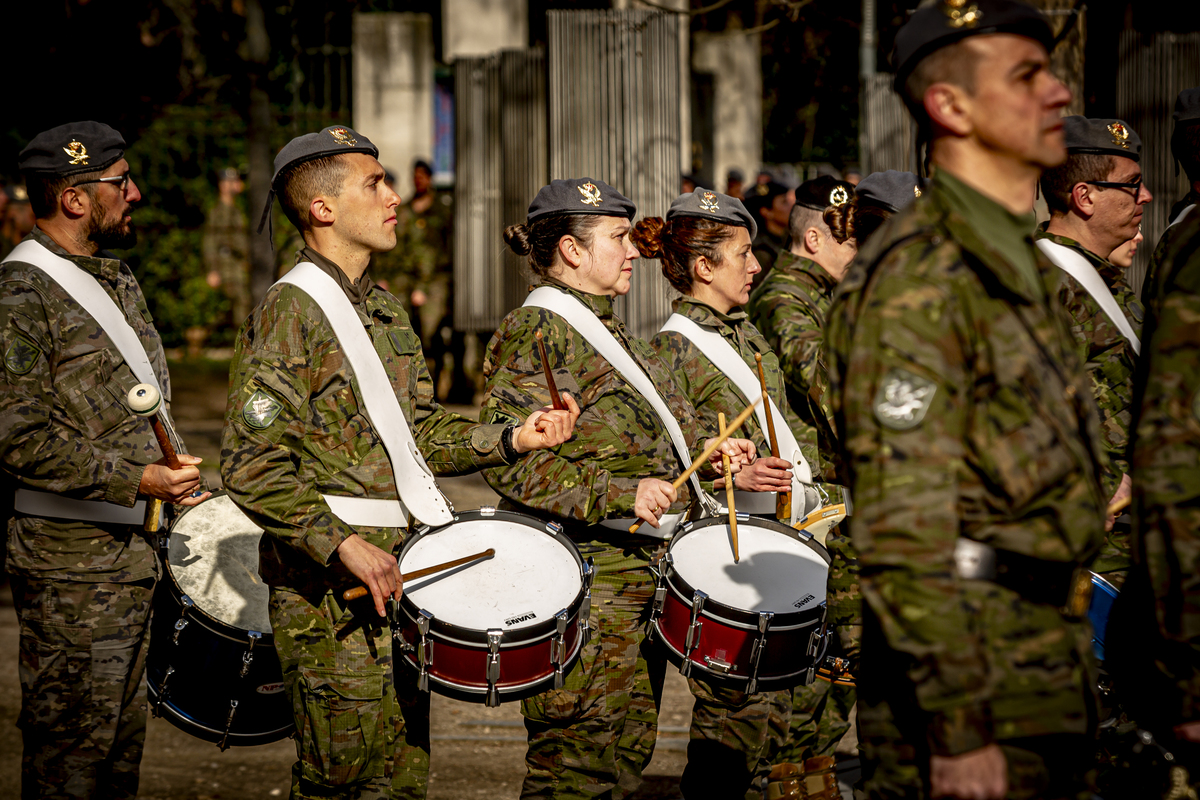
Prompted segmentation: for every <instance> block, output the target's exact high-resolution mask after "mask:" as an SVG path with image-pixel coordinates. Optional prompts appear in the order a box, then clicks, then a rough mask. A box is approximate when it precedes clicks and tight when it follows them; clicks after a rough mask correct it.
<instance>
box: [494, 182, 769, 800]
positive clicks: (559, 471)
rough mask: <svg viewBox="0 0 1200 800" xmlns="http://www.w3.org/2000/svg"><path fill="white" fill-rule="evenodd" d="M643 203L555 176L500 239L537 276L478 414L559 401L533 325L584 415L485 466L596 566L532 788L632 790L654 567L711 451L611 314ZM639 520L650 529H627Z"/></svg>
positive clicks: (519, 413) (657, 665) (650, 713)
mask: <svg viewBox="0 0 1200 800" xmlns="http://www.w3.org/2000/svg"><path fill="white" fill-rule="evenodd" d="M634 211H635V209H634V206H633V203H632V202H630V201H629V200H628V199H627V198H625V197H624V196H623V195H621V193H620V192H618V191H617V190H616V189H614V188H612V187H611V186H609V185H608V184H606V183H604V182H602V181H598V180H592V179H589V178H580V179H574V180H556V181H553V182H551V184H550V185H549V186H545V187H543V188H542V189H541V191H539V192H538V194H537V197H536V198H534V201H533V203H532V204H530V206H529V214H528V217H527V219H526V222H525V223H524V224H522V225H513V226H510V227H509V228H508V229H506V230H505V232H504V237H505V241H506V242H507V243H508V246H509V248H510V249H511V250H512V251H513V252H515V253H517V254H518V255H522V256H526V257H527V258H528V263H529V267H530V269H531V270H532V272H533V273H534V275H535V276H537V278H538V279H539V280H540V282H541V285H540V286H538V287H537V288H536V289H534V290H533V291H532V292H531V293H530V295H529V298H528V299H527V300H526V301H525V304H524V305H523V306H522V307H521V308H519V309H517V310H515V311H513V312H511V313H510V314H508V316H506V317H505V318H504V321H503V322H502V323H501V324H500V328H499V330H497V331H496V335H495V336H494V337H493V338H492V341H491V342H490V343H489V345H488V350H487V354H486V359H485V361H484V376H485V378H486V379H487V387H486V392H485V396H484V400H483V408H482V410H481V412H480V418H481V419H482V420H488V421H493V422H494V421H497V420H504V419H523V418H524V417H525V416H527V414H528V411H526V410H525V409H539V408H542V407H544V406H545V405H546V404H547V403H548V402H549V401H550V392H549V389H548V385H547V380H546V378H545V377H544V372H543V366H544V365H543V363H542V359H541V357H540V356H539V354H538V349H539V348H538V345H537V340H536V334H537V333H539V332H540V333H541V334H542V342H543V344H544V346H545V351H546V360H547V361H548V365H546V366H547V367H548V369H549V370H550V372H551V373H552V375H553V380H554V383H555V385H556V386H557V387H558V388H559V389H561V390H563V391H564V392H569V393H570V394H571V395H572V396H573V397H574V398H576V399H577V400H578V403H579V407H580V408H581V409H582V412H581V414H580V417H579V419H578V421H577V422H576V424H575V436H574V437H573V438H572V439H571V440H570V441H568V442H566V443H564V444H562V445H561V446H559V447H557V448H554V449H552V450H545V451H539V453H538V454H537V455H536V456H532V457H526V458H524V459H521V460H520V463H519V464H517V463H513V464H511V465H508V466H504V467H497V468H495V469H489V470H485V472H484V475H485V477H486V478H487V481H488V483H489V484H491V486H492V488H493V489H495V490H496V491H497V492H498V493H499V494H500V495H502V497H503V498H504V505H505V507H507V508H511V509H514V510H517V511H523V512H525V513H528V514H532V515H534V516H537V517H540V518H542V519H545V520H547V521H551V522H556V523H558V524H560V525H562V526H563V528H564V530H565V532H566V533H567V535H568V536H569V537H570V538H571V540H572V541H573V542H574V543H575V544H576V546H577V547H578V548H579V550H580V552H581V555H582V556H583V558H584V559H585V560H586V559H587V558H593V559H594V560H595V568H596V574H595V578H594V581H593V584H592V601H591V620H590V624H591V630H592V631H594V633H593V635H592V637H591V640H590V641H589V642H587V643H585V644H584V645H583V647H582V649H581V651H580V655H579V660H578V661H577V663H576V664H575V665H574V666H573V667H572V668H571V670H570V671H569V672H568V674H567V676H566V681H565V685H564V687H563V688H562V689H553V690H550V691H547V692H544V693H542V694H540V695H537V696H536V697H532V698H529V699H527V700H525V701H523V703H522V705H521V711H522V713H523V714H524V715H525V718H526V723H525V725H526V729H527V731H528V736H529V748H528V751H527V753H526V757H525V762H526V767H527V772H526V776H525V782H524V786H523V787H522V792H521V796H522V797H556V798H557V797H600V796H612V797H624V796H626V795H628V794H630V793H632V792H633V791H634V790H636V788H637V786H638V784H639V783H640V782H641V775H642V770H643V769H644V768H645V767H646V765H647V764H649V762H650V757H651V755H652V754H653V751H654V743H655V738H656V731H657V720H658V698H660V697H661V696H662V686H663V680H664V677H665V668H666V661H665V658H664V655H663V652H662V650H661V648H652V647H649V645H648V642H647V641H646V633H647V631H648V624H649V616H650V613H649V612H650V603H651V602H652V600H653V597H654V589H655V580H654V576H653V574H652V573H651V571H650V563H651V560H653V559H656V558H658V557H660V556H661V555H662V553H663V552H665V550H666V539H667V538H669V536H670V534H671V532H672V531H673V529H674V526H675V525H676V524H677V523H678V522H679V521H680V520H681V519H682V518H683V516H684V514H685V513H686V512H687V511H688V509H689V506H691V505H692V504H693V502H694V501H696V499H697V497H698V496H699V495H700V494H703V492H701V490H700V484H699V480H698V479H697V480H693V481H692V482H690V483H685V484H684V485H683V486H682V487H680V489H679V490H678V492H676V490H675V489H673V488H672V485H671V483H670V481H671V480H672V479H673V478H675V477H677V476H679V475H680V474H682V472H683V471H684V470H685V469H686V466H687V465H688V464H690V463H691V458H693V457H694V456H695V455H696V454H698V453H699V452H700V451H701V450H702V449H703V447H704V445H705V441H704V440H703V438H702V436H703V435H704V434H703V433H702V432H704V431H705V426H703V425H702V424H701V423H700V420H699V419H698V417H697V415H696V411H695V409H694V408H693V407H692V404H691V403H690V402H688V399H687V397H686V396H685V395H684V394H683V393H682V392H681V391H679V389H678V388H677V387H676V385H675V381H674V379H673V377H672V375H671V372H670V370H669V369H668V368H667V366H666V365H665V364H664V363H663V362H662V361H661V360H660V359H659V358H658V356H657V355H656V354H655V353H654V351H653V350H652V349H651V348H650V346H649V345H648V344H647V343H646V342H644V341H641V340H639V339H636V338H634V337H633V336H631V335H630V334H629V333H628V332H627V331H626V330H625V325H624V323H623V322H622V321H621V319H620V318H619V317H617V316H616V314H615V313H614V311H613V301H614V298H616V297H617V296H618V295H624V294H626V293H628V292H629V288H630V276H631V274H632V272H633V260H634V259H635V258H637V256H638V251H637V250H636V249H635V248H634V247H633V245H632V244H631V243H630V241H629V231H630V221H631V219H632V217H633V215H634ZM708 433H711V431H708ZM720 452H725V453H726V454H728V455H730V456H731V458H732V459H733V460H734V461H735V462H736V463H737V464H738V465H739V466H740V465H741V464H742V463H743V462H747V463H748V462H749V461H750V460H751V459H752V458H753V457H754V445H753V444H752V443H750V442H749V441H746V440H739V439H729V440H728V441H727V442H726V443H725V444H724V445H723V446H722V449H721V451H718V453H717V454H714V456H713V459H714V460H715V461H716V462H717V464H719V463H720ZM711 472H712V474H714V475H715V474H716V470H711ZM635 519H639V520H644V521H645V522H646V523H648V524H645V525H642V526H641V527H640V528H638V530H637V532H636V533H630V532H629V527H630V523H631V522H633V521H634V520H635Z"/></svg>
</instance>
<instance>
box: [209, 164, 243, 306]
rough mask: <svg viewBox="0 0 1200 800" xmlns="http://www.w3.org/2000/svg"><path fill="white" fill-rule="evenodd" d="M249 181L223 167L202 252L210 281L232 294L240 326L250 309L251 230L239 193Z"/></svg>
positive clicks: (227, 294)
mask: <svg viewBox="0 0 1200 800" xmlns="http://www.w3.org/2000/svg"><path fill="white" fill-rule="evenodd" d="M244 188H245V185H244V184H243V183H242V176H241V175H239V174H238V171H237V170H236V169H234V168H232V167H230V168H228V169H224V170H221V176H220V179H219V180H218V181H217V202H216V203H214V204H213V207H212V208H210V209H209V210H208V214H207V215H205V217H204V230H203V231H202V232H201V234H200V253H201V255H202V256H203V257H204V268H205V269H206V270H207V271H208V285H209V286H211V287H213V288H214V289H220V290H221V292H222V293H223V294H224V295H225V296H226V297H228V298H229V307H230V313H231V314H232V317H233V326H234V327H235V328H237V327H240V326H241V324H242V320H244V319H245V318H246V315H247V314H249V313H250V232H249V230H247V228H246V215H245V214H243V213H242V210H241V209H240V208H238V205H237V196H238V195H239V194H241V193H242V190H243V189H244Z"/></svg>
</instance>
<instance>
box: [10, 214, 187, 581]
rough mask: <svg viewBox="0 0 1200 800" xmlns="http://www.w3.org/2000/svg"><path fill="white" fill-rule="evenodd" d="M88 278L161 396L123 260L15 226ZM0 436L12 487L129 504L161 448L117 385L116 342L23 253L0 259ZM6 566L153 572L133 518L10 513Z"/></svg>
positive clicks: (137, 292) (127, 382) (102, 574)
mask: <svg viewBox="0 0 1200 800" xmlns="http://www.w3.org/2000/svg"><path fill="white" fill-rule="evenodd" d="M27 238H29V239H33V240H34V241H37V242H40V243H41V244H43V245H45V246H46V247H47V248H48V249H49V250H50V251H51V252H52V253H54V254H56V255H59V256H63V257H65V258H66V259H67V260H69V261H70V262H71V263H73V264H75V265H76V266H77V267H79V268H80V269H82V270H84V271H85V272H87V273H88V274H89V275H91V276H93V277H94V278H96V279H97V282H98V283H99V284H100V286H101V287H103V288H104V291H105V292H106V293H107V294H108V295H109V297H111V298H112V299H113V300H114V302H116V304H117V307H118V308H120V309H121V310H122V311H123V312H124V314H125V318H126V319H127V320H129V324H130V325H132V326H133V329H134V331H135V332H136V333H137V335H138V338H139V339H140V340H141V342H142V345H143V346H144V347H145V349H146V353H147V355H148V356H149V357H150V363H151V366H153V368H154V373H155V375H157V376H158V380H159V384H160V385H161V386H162V390H163V395H164V398H165V399H164V405H166V406H167V408H168V413H169V407H170V398H171V381H170V376H169V375H168V374H167V359H166V355H165V354H164V353H163V348H162V340H161V339H160V338H159V336H158V332H157V331H156V330H155V329H154V323H153V320H152V319H151V316H150V309H149V308H148V307H147V306H146V298H145V297H144V296H143V295H142V290H141V287H140V286H138V282H137V279H136V278H134V276H133V273H132V272H131V271H130V269H129V267H128V266H127V265H126V264H125V263H123V262H122V261H120V260H119V259H117V258H113V257H111V256H109V255H108V254H103V253H102V254H101V255H100V256H98V257H87V256H74V255H69V254H68V253H67V252H66V251H65V250H63V249H62V248H61V247H59V246H58V245H57V244H55V242H54V240H53V239H51V238H50V237H49V236H47V235H46V234H44V233H42V231H41V230H40V229H39V228H34V229H33V232H32V233H31V234H30V235H29V236H28V237H27ZM0 331H3V336H4V343H3V347H4V381H3V384H2V385H0V441H3V442H4V470H5V472H7V473H8V474H9V475H10V476H11V477H12V478H13V481H14V482H15V484H16V485H17V486H18V487H24V488H28V489H34V490H38V491H43V492H53V493H55V494H61V495H64V496H66V497H71V498H74V499H77V500H102V501H105V502H109V503H115V504H117V505H120V506H125V507H132V506H133V504H134V503H135V502H136V501H137V490H138V485H139V484H140V483H141V480H142V473H143V472H144V471H145V468H146V465H147V464H152V463H154V462H155V461H157V460H158V459H160V458H162V452H161V451H160V450H159V448H158V440H156V439H155V438H154V432H153V429H152V428H151V426H150V422H149V420H147V419H146V418H144V417H137V416H134V414H133V413H132V412H131V411H130V410H129V407H128V406H127V405H126V404H125V396H126V394H127V393H128V392H129V390H130V389H132V388H133V387H134V386H136V385H137V384H138V383H140V381H139V380H138V379H137V378H136V377H135V376H134V374H133V372H132V371H131V370H130V369H129V366H128V365H127V364H126V363H125V361H124V359H122V358H121V355H120V352H119V351H118V350H117V348H116V347H115V346H114V345H113V343H112V341H111V340H110V339H109V338H108V336H107V335H106V334H105V333H104V332H103V331H102V330H101V329H100V328H99V326H98V325H97V323H96V321H95V319H93V318H92V316H91V315H90V314H88V313H87V312H85V311H84V310H83V309H82V308H81V307H80V306H79V304H78V303H76V302H75V301H74V300H73V299H72V298H71V297H70V296H69V295H68V294H67V293H66V291H64V290H63V288H62V287H61V286H59V285H58V283H56V282H55V281H53V280H52V279H51V278H50V277H49V276H48V275H46V273H44V272H42V270H40V269H38V268H37V267H34V266H32V265H29V264H25V263H21V262H14V261H9V262H8V263H6V264H4V266H3V267H2V268H0ZM8 533H9V535H8V552H9V556H8V568H9V570H10V571H11V572H14V573H17V574H22V575H27V576H31V577H46V578H58V579H63V580H76V581H92V582H114V583H122V582H128V581H136V580H141V579H143V578H147V577H151V576H156V575H157V574H158V561H157V559H156V557H155V555H154V549H153V547H152V545H151V544H150V543H149V542H147V541H146V539H145V538H144V536H143V534H142V533H141V526H136V525H110V524H97V523H91V522H83V521H75V520H62V519H48V518H42V517H27V516H23V515H20V514H18V515H16V516H15V517H14V519H12V520H11V521H10V522H9V527H8Z"/></svg>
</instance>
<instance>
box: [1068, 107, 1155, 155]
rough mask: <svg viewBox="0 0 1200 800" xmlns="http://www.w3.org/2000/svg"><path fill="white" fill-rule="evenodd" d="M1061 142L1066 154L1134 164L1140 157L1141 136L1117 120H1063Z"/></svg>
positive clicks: (1073, 118)
mask: <svg viewBox="0 0 1200 800" xmlns="http://www.w3.org/2000/svg"><path fill="white" fill-rule="evenodd" d="M1063 143H1064V144H1065V145H1066V146H1067V152H1068V153H1088V154H1091V155H1098V156H1124V157H1125V158H1131V159H1133V160H1134V161H1138V160H1140V159H1141V157H1142V139H1141V137H1140V136H1138V135H1137V131H1135V130H1134V129H1133V128H1131V127H1129V126H1128V125H1126V124H1125V123H1124V122H1122V121H1121V120H1119V119H1091V118H1089V117H1081V116H1073V117H1064V118H1063Z"/></svg>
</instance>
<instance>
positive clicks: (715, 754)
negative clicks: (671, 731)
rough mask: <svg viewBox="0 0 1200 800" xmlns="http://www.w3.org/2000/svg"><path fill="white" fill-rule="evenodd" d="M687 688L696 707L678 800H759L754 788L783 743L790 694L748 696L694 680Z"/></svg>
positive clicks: (789, 707)
mask: <svg viewBox="0 0 1200 800" xmlns="http://www.w3.org/2000/svg"><path fill="white" fill-rule="evenodd" d="M688 688H690V689H691V690H692V696H693V697H695V698H696V703H695V705H694V706H693V707H692V724H691V733H690V738H689V741H688V749H687V766H685V767H684V769H683V778H682V779H681V781H680V785H679V788H680V790H681V791H682V792H683V796H684V797H687V798H702V797H727V798H734V797H741V796H745V797H747V798H761V797H762V792H761V791H760V789H759V783H760V781H761V779H762V778H765V777H766V776H767V774H768V773H770V771H771V765H772V764H773V763H774V762H775V757H776V754H777V753H778V752H779V751H780V750H781V749H782V747H783V746H784V743H785V742H786V740H787V737H788V724H789V722H790V721H791V717H792V693H791V691H775V692H755V693H754V694H747V693H746V692H743V691H739V690H738V689H734V688H732V687H727V686H718V685H716V684H712V683H709V682H707V681H705V680H697V679H695V678H688Z"/></svg>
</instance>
